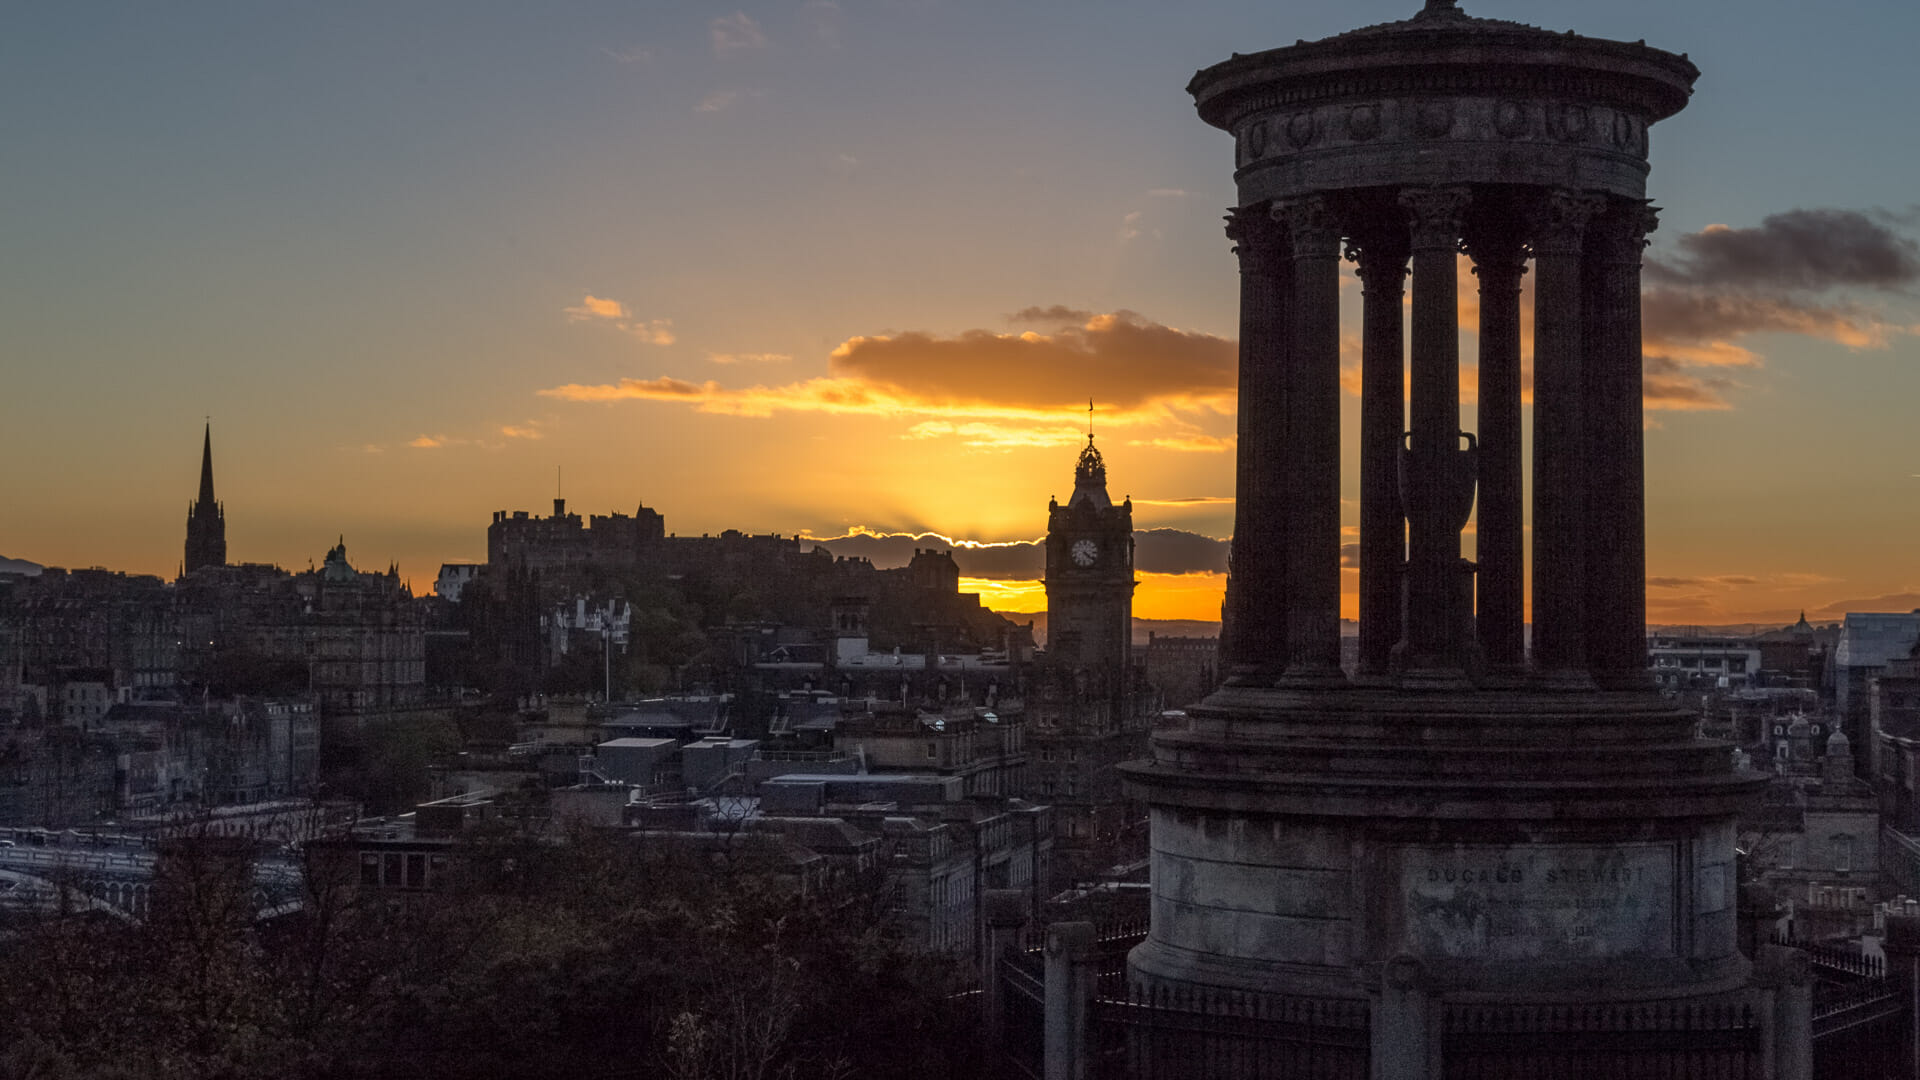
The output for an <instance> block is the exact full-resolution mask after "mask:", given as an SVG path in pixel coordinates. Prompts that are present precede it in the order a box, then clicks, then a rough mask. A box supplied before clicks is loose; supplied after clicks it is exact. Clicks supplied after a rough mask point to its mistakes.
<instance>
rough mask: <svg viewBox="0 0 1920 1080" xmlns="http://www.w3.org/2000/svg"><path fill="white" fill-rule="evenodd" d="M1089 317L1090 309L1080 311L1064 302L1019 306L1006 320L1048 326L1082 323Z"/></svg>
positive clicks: (1091, 314) (1090, 315) (1090, 314)
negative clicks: (1044, 305) (1048, 305)
mask: <svg viewBox="0 0 1920 1080" xmlns="http://www.w3.org/2000/svg"><path fill="white" fill-rule="evenodd" d="M1091 318H1093V312H1091V311H1081V310H1080V309H1079V308H1070V307H1067V306H1066V305H1064V304H1054V305H1053V306H1051V307H1024V308H1021V309H1020V310H1019V311H1016V312H1014V313H1013V314H1011V315H1009V316H1007V321H1008V322H1012V323H1021V322H1027V323H1046V324H1048V325H1049V326H1059V325H1062V324H1066V323H1083V322H1086V321H1087V320H1088V319H1091Z"/></svg>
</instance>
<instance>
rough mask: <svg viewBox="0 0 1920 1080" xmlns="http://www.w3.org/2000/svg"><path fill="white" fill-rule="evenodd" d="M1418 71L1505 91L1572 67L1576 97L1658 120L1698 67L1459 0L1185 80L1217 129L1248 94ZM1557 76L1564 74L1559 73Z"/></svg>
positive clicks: (1443, 81)
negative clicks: (1478, 11) (1497, 15)
mask: <svg viewBox="0 0 1920 1080" xmlns="http://www.w3.org/2000/svg"><path fill="white" fill-rule="evenodd" d="M1409 68H1417V69H1419V72H1418V73H1419V78H1418V80H1416V81H1417V82H1418V83H1420V85H1421V87H1422V89H1423V90H1424V91H1425V92H1428V93H1440V94H1463V95H1464V94H1475V93H1488V92H1492V93H1508V92H1512V91H1513V90H1514V89H1516V88H1517V87H1520V86H1522V85H1525V84H1529V83H1532V82H1536V81H1538V80H1537V78H1533V77H1530V76H1539V75H1541V74H1543V73H1547V72H1554V73H1556V74H1562V75H1567V74H1572V75H1577V76H1578V77H1577V78H1575V79H1573V80H1572V81H1571V82H1569V83H1567V87H1568V88H1569V89H1573V90H1575V91H1576V92H1577V93H1578V94H1579V96H1582V97H1592V98H1594V99H1596V100H1608V99H1612V100H1618V101H1620V102H1621V103H1622V104H1626V105H1630V106H1632V107H1633V108H1634V109H1635V110H1636V111H1639V112H1644V113H1645V114H1646V115H1647V118H1648V119H1649V120H1661V119H1664V118H1666V117H1668V116H1671V115H1673V114H1674V113H1676V112H1679V111H1680V109H1681V108H1682V107H1684V106H1685V105H1686V103H1687V98H1688V96H1689V95H1690V94H1691V93H1692V88H1693V81H1694V80H1695V79H1697V78H1699V77H1700V69H1699V68H1697V67H1695V66H1694V65H1693V63H1692V62H1691V61H1689V60H1688V59H1687V57H1686V55H1685V54H1674V53H1670V52H1666V51H1665V50H1662V49H1656V48H1652V47H1650V46H1648V45H1647V43H1646V42H1645V41H1635V42H1626V41H1613V40H1610V39H1607V38H1596V37H1586V36H1583V35H1580V34H1576V33H1574V32H1573V31H1571V30H1569V31H1567V32H1565V33H1555V32H1553V31H1551V30H1544V29H1542V28H1540V27H1537V26H1530V25H1528V24H1526V23H1521V22H1512V21H1509V20H1506V19H1483V18H1479V17H1477V16H1473V15H1468V14H1467V13H1466V12H1464V11H1461V10H1460V8H1459V5H1458V0H1427V4H1426V6H1425V7H1424V8H1423V9H1422V10H1420V11H1419V12H1417V13H1415V14H1414V15H1413V16H1412V17H1411V18H1406V19H1401V20H1398V21H1397V22H1387V23H1377V24H1375V25H1373V26H1363V27H1359V28H1357V29H1354V30H1348V31H1346V32H1345V33H1341V34H1335V35H1333V36H1332V37H1328V38H1322V39H1320V40H1318V41H1306V40H1300V41H1296V42H1294V43H1293V44H1292V45H1288V46H1283V47H1280V48H1274V49H1267V50H1265V51H1262V52H1254V53H1234V54H1233V58H1232V59H1230V60H1225V61H1222V62H1221V63H1218V64H1215V65H1213V66H1212V67H1208V68H1203V69H1201V70H1200V71H1199V72H1197V73H1196V74H1195V75H1194V77H1193V81H1192V82H1190V83H1189V84H1188V85H1187V92H1188V93H1190V94H1192V95H1193V96H1194V101H1195V104H1196V105H1197V106H1198V107H1199V110H1200V115H1201V118H1202V119H1204V120H1206V121H1207V122H1208V123H1210V124H1213V125H1214V126H1216V127H1225V126H1228V125H1230V124H1231V123H1232V121H1233V118H1234V116H1235V115H1236V114H1237V113H1238V112H1239V111H1240V110H1241V108H1242V107H1243V103H1245V102H1246V99H1248V98H1249V97H1252V96H1257V97H1260V98H1263V99H1266V100H1267V101H1269V102H1271V101H1274V100H1287V101H1294V102H1304V101H1306V100H1309V99H1312V98H1318V97H1327V96H1349V95H1354V94H1367V93H1371V92H1372V91H1371V90H1370V89H1368V88H1367V87H1366V86H1365V85H1364V82H1365V81H1364V80H1362V81H1360V82H1356V81H1355V80H1354V78H1353V76H1355V75H1358V74H1360V73H1363V72H1370V73H1373V74H1375V75H1379V74H1381V73H1384V72H1388V71H1392V70H1395V69H1398V70H1401V71H1405V70H1406V69H1409ZM1563 81H1564V80H1563Z"/></svg>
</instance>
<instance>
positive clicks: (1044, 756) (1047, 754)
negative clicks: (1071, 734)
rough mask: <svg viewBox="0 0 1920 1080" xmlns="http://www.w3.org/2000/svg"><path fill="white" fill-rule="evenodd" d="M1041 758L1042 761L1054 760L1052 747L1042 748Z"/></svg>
mask: <svg viewBox="0 0 1920 1080" xmlns="http://www.w3.org/2000/svg"><path fill="white" fill-rule="evenodd" d="M1040 760H1041V761H1052V760H1053V750H1052V749H1051V748H1048V749H1046V750H1042V751H1040Z"/></svg>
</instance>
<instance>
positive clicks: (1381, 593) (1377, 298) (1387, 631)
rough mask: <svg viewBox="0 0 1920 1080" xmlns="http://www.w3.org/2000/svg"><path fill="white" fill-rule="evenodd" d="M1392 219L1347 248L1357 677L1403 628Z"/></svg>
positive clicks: (1399, 291)
mask: <svg viewBox="0 0 1920 1080" xmlns="http://www.w3.org/2000/svg"><path fill="white" fill-rule="evenodd" d="M1397 217H1398V215H1395V216H1394V218H1388V219H1385V220H1376V221H1369V222H1366V223H1365V225H1364V227H1362V228H1361V229H1359V230H1358V232H1357V233H1356V235H1355V236H1354V237H1353V238H1352V239H1351V240H1349V241H1348V243H1347V258H1349V259H1352V260H1353V261H1354V263H1355V264H1356V265H1357V268H1358V270H1359V272H1360V287H1361V290H1362V292H1361V296H1362V305H1363V306H1362V314H1361V330H1360V669H1359V674H1360V675H1361V676H1363V677H1375V678H1378V677H1381V676H1385V675H1386V674H1387V672H1388V670H1389V669H1390V668H1391V667H1392V664H1393V647H1394V646H1395V645H1397V644H1399V642H1400V637H1401V634H1402V633H1403V632H1404V631H1403V628H1402V626H1401V609H1402V604H1401V598H1400V582H1401V574H1402V571H1403V568H1404V564H1405V562H1406V558H1407V527H1406V516H1405V514H1404V513H1403V512H1402V511H1401V509H1400V480H1399V473H1400V433H1401V431H1402V430H1404V427H1405V422H1404V420H1403V414H1402V407H1401V404H1402V401H1403V400H1404V397H1405V393H1406V389H1405V379H1404V377H1403V372H1402V370H1401V368H1402V367H1403V365H1404V364H1405V362H1406V335H1405V332H1404V330H1403V323H1402V318H1403V316H1402V313H1401V311H1400V300H1401V297H1402V296H1403V295H1404V294H1405V292H1406V278H1407V230H1406V225H1405V223H1404V222H1402V221H1399V220H1397Z"/></svg>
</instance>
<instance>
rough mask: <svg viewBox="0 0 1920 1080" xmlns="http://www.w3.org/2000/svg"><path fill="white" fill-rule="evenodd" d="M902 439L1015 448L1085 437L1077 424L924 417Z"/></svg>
mask: <svg viewBox="0 0 1920 1080" xmlns="http://www.w3.org/2000/svg"><path fill="white" fill-rule="evenodd" d="M900 437H901V438H903V439H944V438H952V439H957V440H959V442H960V445H962V446H964V447H966V448H968V449H969V450H1014V449H1018V448H1023V447H1032V446H1078V445H1079V444H1080V440H1082V439H1084V438H1086V435H1085V434H1083V433H1082V432H1081V431H1080V429H1079V428H1072V427H1019V426H1015V425H1010V424H996V423H990V422H987V421H982V420H975V421H970V422H967V423H961V424H956V423H952V422H950V421H947V420H923V421H921V422H920V423H918V424H915V425H913V426H912V427H910V428H908V429H907V430H906V432H905V433H904V434H902V435H901V436H900Z"/></svg>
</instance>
